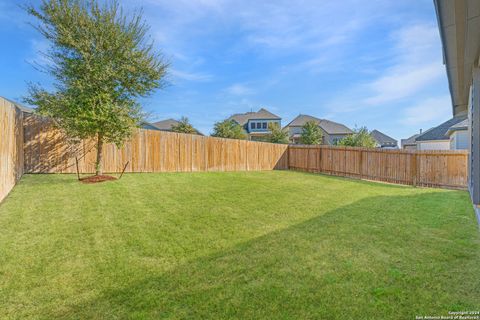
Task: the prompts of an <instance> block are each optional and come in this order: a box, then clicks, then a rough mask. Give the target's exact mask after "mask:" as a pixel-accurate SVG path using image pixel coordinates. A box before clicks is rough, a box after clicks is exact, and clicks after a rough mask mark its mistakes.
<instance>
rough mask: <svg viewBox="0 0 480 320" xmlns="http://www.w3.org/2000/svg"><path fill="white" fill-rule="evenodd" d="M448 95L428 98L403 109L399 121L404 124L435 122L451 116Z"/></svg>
mask: <svg viewBox="0 0 480 320" xmlns="http://www.w3.org/2000/svg"><path fill="white" fill-rule="evenodd" d="M451 106H452V104H451V99H450V96H449V95H445V96H439V97H434V98H428V99H425V100H421V101H419V102H417V103H416V104H415V105H413V106H411V107H408V108H406V109H405V112H404V117H403V118H402V119H401V120H400V123H402V124H405V125H422V124H432V123H433V124H435V123H438V122H440V121H443V120H445V119H448V118H450V117H451V112H452V111H451V110H452V108H451Z"/></svg>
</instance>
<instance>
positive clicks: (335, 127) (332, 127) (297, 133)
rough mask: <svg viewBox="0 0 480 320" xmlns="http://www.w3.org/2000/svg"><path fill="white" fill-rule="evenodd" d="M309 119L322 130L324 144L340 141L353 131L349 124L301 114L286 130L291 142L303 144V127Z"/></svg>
mask: <svg viewBox="0 0 480 320" xmlns="http://www.w3.org/2000/svg"><path fill="white" fill-rule="evenodd" d="M308 121H313V122H315V123H316V124H317V125H318V127H319V128H320V129H321V131H322V136H323V137H322V144H327V145H335V144H337V142H338V141H340V140H342V139H343V138H345V137H346V136H348V135H350V134H352V133H353V131H352V130H350V129H349V128H347V126H345V125H343V124H341V123H337V122H333V121H330V120H326V119H319V118H316V117H313V116H309V115H306V114H300V115H298V116H297V117H296V118H295V119H293V120H292V121H291V122H290V123H289V124H287V125H286V126H285V128H284V130H288V133H289V136H290V142H291V143H296V144H301V143H302V141H301V135H302V127H303V126H304V125H305V123H307V122H308Z"/></svg>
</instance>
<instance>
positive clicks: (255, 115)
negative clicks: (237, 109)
mask: <svg viewBox="0 0 480 320" xmlns="http://www.w3.org/2000/svg"><path fill="white" fill-rule="evenodd" d="M228 119H229V120H235V121H236V122H237V123H238V124H239V125H241V126H243V125H244V124H245V123H247V122H248V120H281V119H282V118H280V117H279V116H277V115H275V114H273V113H271V112H270V111H268V110H267V109H265V108H261V109H260V110H258V111H257V112H253V111H252V112H246V113H237V114H234V115H232V116H230V117H229V118H228Z"/></svg>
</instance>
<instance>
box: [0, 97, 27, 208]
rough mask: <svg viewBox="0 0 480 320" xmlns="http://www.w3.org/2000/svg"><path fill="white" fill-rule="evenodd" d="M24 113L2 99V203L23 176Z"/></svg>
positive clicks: (0, 171)
mask: <svg viewBox="0 0 480 320" xmlns="http://www.w3.org/2000/svg"><path fill="white" fill-rule="evenodd" d="M23 163H24V154H23V112H21V111H20V110H19V109H18V108H17V107H15V105H14V104H13V103H11V102H10V101H8V100H5V99H3V98H1V97H0V201H2V199H3V198H5V197H6V196H7V194H8V193H9V192H10V190H11V189H12V188H13V186H14V185H15V183H16V182H17V181H18V180H19V179H20V178H21V177H22V174H23Z"/></svg>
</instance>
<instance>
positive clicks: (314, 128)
mask: <svg viewBox="0 0 480 320" xmlns="http://www.w3.org/2000/svg"><path fill="white" fill-rule="evenodd" d="M322 137H323V134H322V130H321V129H320V128H319V127H318V124H317V123H316V122H315V121H307V122H306V123H305V124H304V125H303V126H302V134H301V140H302V143H303V144H321V143H322Z"/></svg>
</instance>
